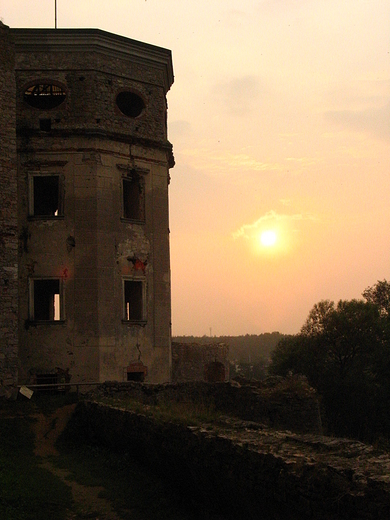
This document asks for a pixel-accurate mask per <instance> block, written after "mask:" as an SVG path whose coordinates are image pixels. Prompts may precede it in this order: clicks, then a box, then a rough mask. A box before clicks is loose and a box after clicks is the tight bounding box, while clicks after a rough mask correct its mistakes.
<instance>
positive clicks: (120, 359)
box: [0, 29, 174, 384]
mask: <svg viewBox="0 0 390 520" xmlns="http://www.w3.org/2000/svg"><path fill="white" fill-rule="evenodd" d="M4 30H5V29H3V31H4ZM8 33H9V34H10V38H12V39H13V40H14V49H15V75H14V79H16V96H15V93H14V94H12V81H13V80H12V81H11V82H10V83H9V85H7V88H8V89H9V91H8V92H6V93H5V94H3V93H2V95H1V106H3V103H4V102H3V99H7V100H8V102H7V103H6V105H7V107H8V108H7V110H8V112H9V114H8V115H7V118H9V119H10V120H11V119H12V109H11V108H9V107H11V105H12V101H13V100H15V99H16V135H17V179H18V195H17V200H18V238H19V241H18V242H19V244H18V246H19V256H18V266H19V300H18V302H19V311H18V314H19V337H18V346H19V353H18V359H19V383H23V384H24V383H33V382H37V383H39V382H55V381H56V380H57V379H58V380H59V379H61V380H64V378H65V379H66V380H70V381H71V382H72V383H73V382H83V381H105V380H117V381H126V380H130V379H138V380H143V379H145V380H146V381H150V382H163V381H168V380H169V379H170V320H171V311H170V307H171V306H170V261H169V230H168V184H169V168H171V167H172V166H173V164H174V160H173V154H172V146H171V145H170V143H169V142H168V140H167V104H166V93H167V91H168V90H169V88H170V86H171V85H172V83H173V70H172V59H171V53H170V51H168V50H166V49H162V48H160V47H155V46H152V45H148V44H145V43H141V42H138V41H134V40H130V39H128V38H124V37H120V36H117V35H114V34H111V33H107V32H103V31H100V30H94V29H82V30H78V29H57V30H56V29H10V30H9V31H8ZM8 33H7V34H8ZM10 45H12V42H11V43H10ZM2 49H3V47H2ZM0 52H1V59H2V64H1V67H2V69H1V70H2V71H3V68H5V67H6V66H7V62H6V59H5V57H4V56H3V52H2V50H1V51H0ZM7 56H8V54H7ZM3 62H4V63H3ZM2 74H3V72H2ZM13 88H14V89H15V87H13ZM3 90H4V88H3ZM6 114H7V112H6ZM3 117H4V116H3V112H2V114H1V118H2V119H3ZM7 120H8V119H7ZM0 126H1V127H2V126H3V122H2V124H1V125H0ZM8 141H9V149H10V151H9V154H11V153H12V142H14V141H12V128H11V129H10V133H9V137H8ZM2 154H3V151H2ZM4 161H5V162H6V159H2V162H1V163H0V164H1V165H2V168H6V170H5V173H3V172H2V173H1V174H2V177H4V178H9V179H11V178H12V182H14V180H15V176H14V173H15V171H14V170H12V161H11V162H9V165H8V166H7V164H8V163H7V164H6V166H3V163H4V164H5V162H4ZM2 182H3V180H2ZM10 186H11V187H10V188H9V189H11V188H12V183H11V184H10ZM10 200H11V199H10ZM14 200H15V199H14ZM11 202H12V200H11ZM13 203H14V202H13ZM10 213H12V211H11V210H10ZM7 215H8V213H7ZM7 215H6V219H8V217H7ZM2 218H4V217H3V216H2ZM10 218H11V217H10ZM10 222H11V220H10ZM10 225H11V224H10ZM7 240H8V239H7ZM1 262H2V263H4V261H3V259H2V258H1ZM5 264H10V267H14V264H12V258H11V257H10V259H6V261H5ZM5 264H4V265H5ZM11 264H12V265H11ZM12 274H13V271H12V270H11V271H10V273H9V275H10V276H11V275H12ZM2 283H3V282H2ZM8 283H10V282H8ZM7 290H8V291H11V290H13V288H11V286H10V285H8V289H7ZM10 312H11V311H10ZM15 326H16V324H15ZM0 363H1V360H0Z"/></svg>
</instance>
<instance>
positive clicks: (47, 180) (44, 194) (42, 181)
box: [31, 175, 60, 217]
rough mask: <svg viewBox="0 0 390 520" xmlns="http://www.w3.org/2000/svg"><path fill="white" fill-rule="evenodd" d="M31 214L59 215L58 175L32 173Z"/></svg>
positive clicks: (42, 215) (38, 215) (37, 215)
mask: <svg viewBox="0 0 390 520" xmlns="http://www.w3.org/2000/svg"><path fill="white" fill-rule="evenodd" d="M32 182H33V200H32V208H31V209H32V211H31V214H32V215H33V216H34V217H58V216H59V215H60V191H59V184H60V180H59V175H34V176H33V178H32Z"/></svg>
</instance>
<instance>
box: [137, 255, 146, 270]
mask: <svg viewBox="0 0 390 520" xmlns="http://www.w3.org/2000/svg"><path fill="white" fill-rule="evenodd" d="M134 269H135V270H136V271H143V272H145V269H146V263H145V262H142V261H141V260H138V258H137V260H136V261H135V262H134Z"/></svg>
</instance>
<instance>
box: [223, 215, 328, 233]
mask: <svg viewBox="0 0 390 520" xmlns="http://www.w3.org/2000/svg"><path fill="white" fill-rule="evenodd" d="M303 220H305V221H307V220H309V221H319V220H320V219H319V217H317V216H316V215H312V214H310V213H294V214H290V215H289V214H286V213H277V212H276V211H274V210H271V211H268V212H267V213H265V215H263V216H261V217H260V218H258V219H257V220H256V221H255V222H252V223H251V224H243V225H242V226H241V227H240V228H239V229H237V230H236V231H234V232H233V233H232V235H233V238H234V239H238V238H252V237H253V235H254V234H256V233H257V232H259V231H261V230H262V229H263V227H264V224H273V225H276V224H280V223H287V222H296V221H303Z"/></svg>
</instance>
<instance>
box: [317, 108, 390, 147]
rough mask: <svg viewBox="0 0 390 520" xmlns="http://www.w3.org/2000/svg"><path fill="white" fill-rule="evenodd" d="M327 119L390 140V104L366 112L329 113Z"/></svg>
mask: <svg viewBox="0 0 390 520" xmlns="http://www.w3.org/2000/svg"><path fill="white" fill-rule="evenodd" d="M325 118H326V119H327V120H329V121H332V122H334V123H337V124H339V125H342V126H344V127H348V128H352V129H353V130H357V131H358V132H369V133H371V134H373V135H375V136H376V137H379V138H381V139H385V140H390V103H387V104H386V105H384V106H382V107H380V108H367V109H365V110H338V111H329V112H326V113H325Z"/></svg>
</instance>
